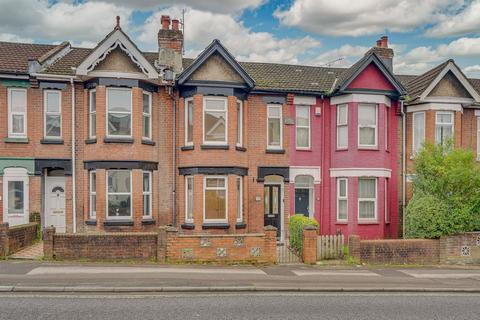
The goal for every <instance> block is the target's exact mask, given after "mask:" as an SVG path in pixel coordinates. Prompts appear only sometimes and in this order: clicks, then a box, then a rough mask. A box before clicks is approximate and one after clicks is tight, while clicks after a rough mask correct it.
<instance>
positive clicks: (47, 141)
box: [40, 139, 63, 144]
mask: <svg viewBox="0 0 480 320" xmlns="http://www.w3.org/2000/svg"><path fill="white" fill-rule="evenodd" d="M40 143H41V144H63V139H42V140H40Z"/></svg>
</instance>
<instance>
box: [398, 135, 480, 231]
mask: <svg viewBox="0 0 480 320" xmlns="http://www.w3.org/2000/svg"><path fill="white" fill-rule="evenodd" d="M412 179H413V181H412V182H413V193H414V196H413V198H412V199H411V200H410V201H409V203H408V206H407V215H406V235H407V236H408V237H411V238H438V237H440V236H442V235H449V234H454V233H462V232H468V231H475V230H480V167H479V165H478V164H477V162H476V159H475V155H474V153H473V152H471V151H468V150H462V149H454V148H452V144H451V142H450V143H447V144H445V145H433V144H425V146H424V147H423V148H422V149H421V150H420V151H419V153H418V154H416V156H415V159H414V176H413V178H412Z"/></svg>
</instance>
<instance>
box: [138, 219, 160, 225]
mask: <svg viewBox="0 0 480 320" xmlns="http://www.w3.org/2000/svg"><path fill="white" fill-rule="evenodd" d="M156 223H157V222H156V221H155V220H154V219H151V218H144V219H142V224H143V225H154V224H156Z"/></svg>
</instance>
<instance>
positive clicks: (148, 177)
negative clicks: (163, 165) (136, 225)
mask: <svg viewBox="0 0 480 320" xmlns="http://www.w3.org/2000/svg"><path fill="white" fill-rule="evenodd" d="M142 176H143V190H142V191H143V218H151V217H152V172H151V171H144V172H143V175H142Z"/></svg>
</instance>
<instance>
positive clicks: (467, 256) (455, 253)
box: [440, 232, 480, 264]
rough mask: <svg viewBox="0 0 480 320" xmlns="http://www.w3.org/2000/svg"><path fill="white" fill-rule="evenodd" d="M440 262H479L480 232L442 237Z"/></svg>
mask: <svg viewBox="0 0 480 320" xmlns="http://www.w3.org/2000/svg"><path fill="white" fill-rule="evenodd" d="M440 263H442V264H480V232H467V233H464V234H458V235H453V236H448V237H442V238H441V239H440Z"/></svg>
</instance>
